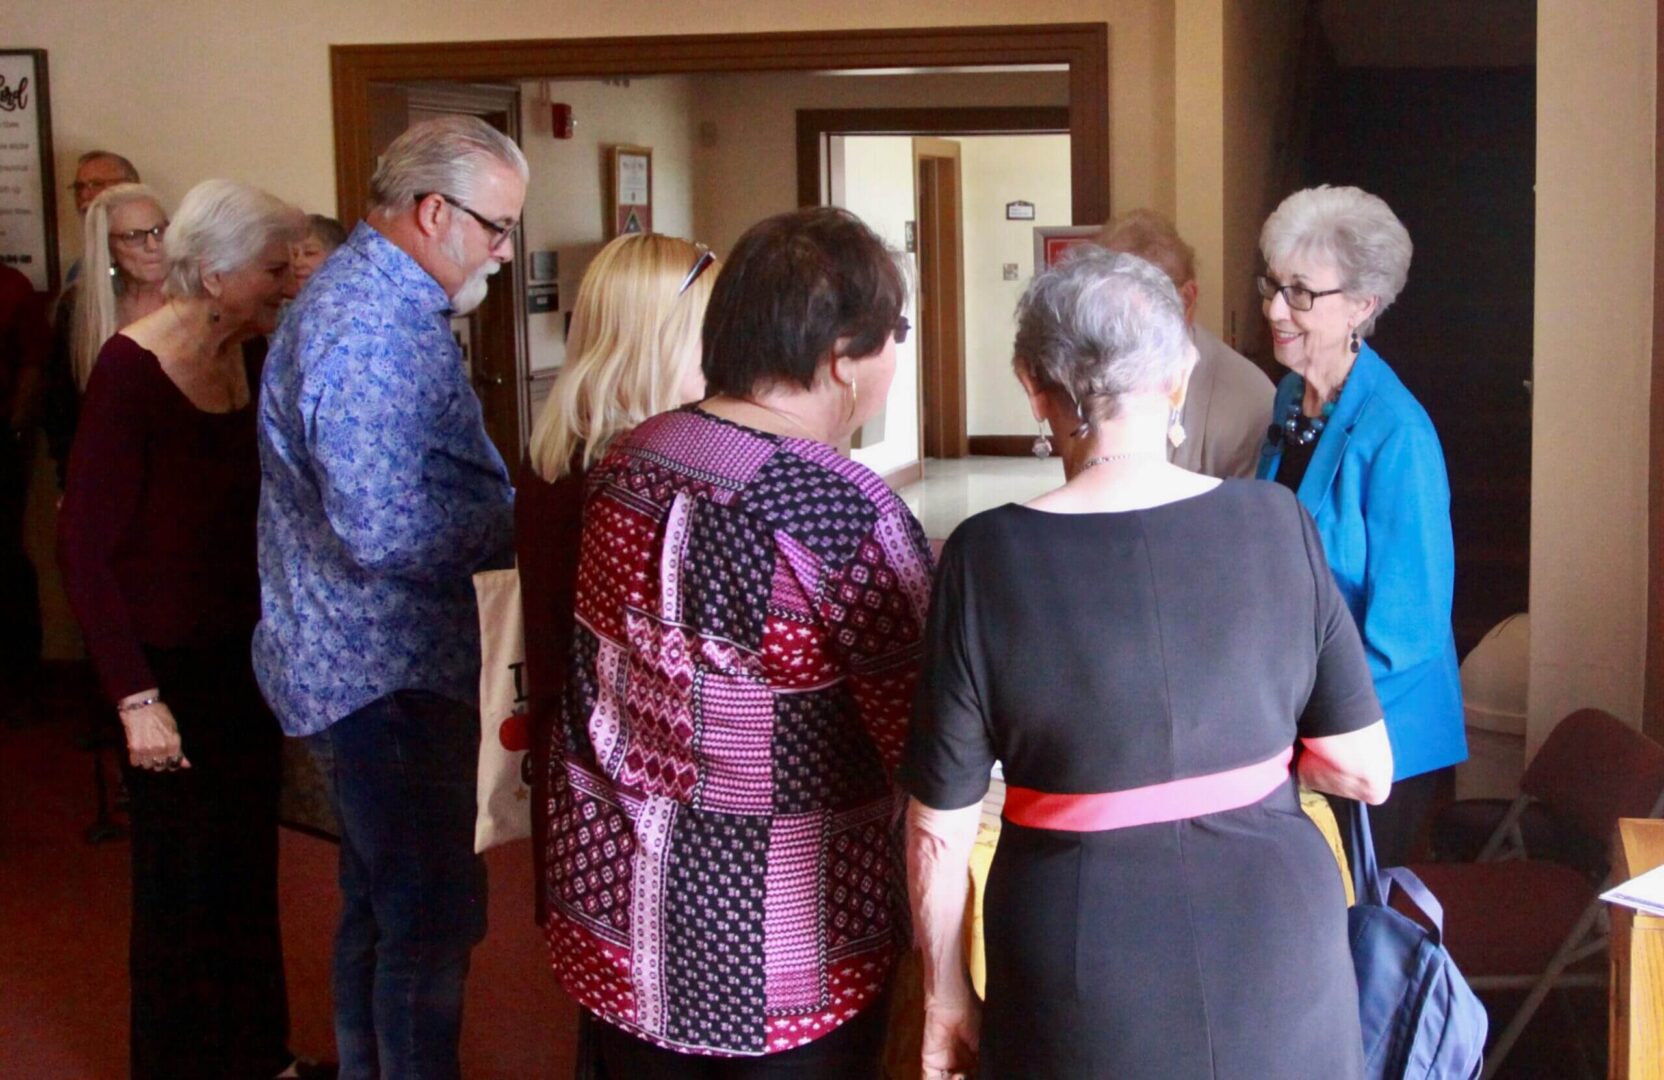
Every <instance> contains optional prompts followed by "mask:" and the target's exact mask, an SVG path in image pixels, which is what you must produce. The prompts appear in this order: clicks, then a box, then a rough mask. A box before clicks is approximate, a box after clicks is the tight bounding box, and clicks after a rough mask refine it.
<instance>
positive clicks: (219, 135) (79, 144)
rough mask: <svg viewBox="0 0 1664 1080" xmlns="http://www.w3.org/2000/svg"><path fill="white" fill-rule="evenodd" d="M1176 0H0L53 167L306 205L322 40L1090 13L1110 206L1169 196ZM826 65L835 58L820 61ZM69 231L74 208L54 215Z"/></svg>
mask: <svg viewBox="0 0 1664 1080" xmlns="http://www.w3.org/2000/svg"><path fill="white" fill-rule="evenodd" d="M1172 4H1173V0H1033V2H1030V3H1027V4H1023V5H1016V4H1012V3H1010V2H1009V0H868V2H866V3H863V4H861V5H860V6H859V7H858V8H850V7H847V6H843V7H840V6H838V5H835V4H825V3H821V2H818V0H769V2H767V3H763V2H759V0H751V2H747V3H732V2H730V0H720V2H719V0H688V2H686V3H680V4H671V5H667V4H660V3H656V2H651V0H622V2H619V3H614V4H599V5H598V4H591V3H579V2H577V0H545V2H542V3H535V4H530V3H525V2H524V0H476V2H475V3H471V4H468V5H466V7H458V6H457V5H456V4H455V3H452V2H450V0H398V2H394V0H361V2H359V3H353V4H345V3H339V2H337V0H260V2H258V3H256V2H253V0H168V2H166V3H158V4H134V3H129V2H127V0H52V2H30V0H24V2H15V3H7V4H4V5H0V41H5V42H7V44H8V45H12V46H19V47H24V46H26V47H34V48H45V49H48V50H50V54H51V91H52V113H53V129H54V136H55V147H56V151H57V155H58V166H59V168H60V170H61V171H65V172H66V175H67V168H68V166H69V165H71V164H72V163H73V161H74V159H75V156H76V155H77V154H79V153H80V152H82V151H84V150H86V149H88V148H90V147H93V146H105V145H107V146H110V147H112V148H116V149H120V150H126V151H128V152H129V153H130V154H131V155H132V156H133V157H134V158H135V159H137V161H138V164H139V166H140V168H141V169H142V170H143V171H144V173H145V174H146V176H147V178H153V179H154V180H155V181H156V183H157V184H158V185H159V187H160V188H161V190H162V192H163V193H164V195H166V196H168V197H169V198H170V199H177V198H178V196H179V195H181V194H183V192H184V191H185V189H186V188H188V187H189V186H190V185H191V184H192V183H194V182H195V181H197V180H199V179H202V178H204V177H207V176H214V175H230V176H234V177H239V178H242V179H246V180H250V181H253V182H257V183H261V184H264V185H265V186H267V187H269V188H270V189H271V190H272V191H274V192H276V193H277V194H279V195H282V196H284V197H286V198H289V199H291V200H294V201H296V202H298V203H300V204H301V205H304V206H306V207H308V208H313V209H319V208H322V209H328V208H330V207H333V206H334V205H335V190H334V186H335V180H334V168H333V160H334V155H333V149H332V131H331V116H330V107H329V102H330V96H329V95H330V91H329V54H328V46H329V45H330V44H348V43H371V42H398V41H447V40H468V39H473V40H491V39H504V38H508V39H513V38H546V37H555V36H585V35H596V36H599V35H629V34H703V33H716V32H753V31H754V32H763V31H781V30H822V29H837V28H843V27H848V26H852V25H857V26H869V27H882V26H952V25H997V24H1007V23H1029V22H1036V23H1037V22H1094V23H1096V22H1101V23H1107V24H1108V25H1109V27H1110V68H1111V100H1110V125H1111V132H1112V137H1113V142H1112V145H1111V184H1112V190H1113V192H1114V195H1113V198H1114V201H1115V205H1116V206H1123V205H1125V206H1133V205H1141V204H1145V203H1154V204H1156V205H1165V206H1169V207H1170V205H1171V195H1170V193H1171V191H1172V183H1173V176H1174V165H1173V145H1172V138H1171V131H1172V124H1173V108H1174V103H1173V69H1172V55H1173V54H1172V44H1171V42H1172V14H1171V12H1172ZM827 62H828V66H829V67H830V66H834V65H835V64H836V62H837V57H835V56H829V57H828V58H827ZM60 223H61V226H62V228H63V231H64V233H65V235H66V237H67V236H68V235H70V234H72V233H73V231H74V230H73V229H72V227H71V225H72V223H71V221H70V219H69V217H68V212H67V211H66V212H65V216H63V217H62V219H61V222H60Z"/></svg>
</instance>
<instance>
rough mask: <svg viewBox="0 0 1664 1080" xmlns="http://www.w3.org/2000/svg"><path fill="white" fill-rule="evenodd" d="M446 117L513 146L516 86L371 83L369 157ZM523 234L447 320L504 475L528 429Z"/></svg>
mask: <svg viewBox="0 0 1664 1080" xmlns="http://www.w3.org/2000/svg"><path fill="white" fill-rule="evenodd" d="M452 113H465V114H468V115H472V116H478V117H479V118H480V119H482V120H484V121H485V122H486V123H488V124H490V125H491V126H492V127H494V128H496V129H497V130H498V131H501V132H502V133H503V134H505V135H507V136H508V137H509V138H511V139H513V140H515V142H519V141H520V89H519V87H517V86H512V85H511V86H482V85H470V86H451V85H431V84H413V85H397V84H388V83H383V84H373V85H372V93H371V95H370V116H371V124H370V126H371V133H372V140H373V146H374V148H375V152H376V154H377V155H378V156H379V155H380V154H381V152H382V151H383V150H385V149H386V148H387V145H388V144H389V143H391V142H392V141H393V139H395V138H397V137H398V135H399V133H400V132H402V131H404V130H405V129H406V128H407V127H409V126H410V125H411V124H413V123H416V122H417V121H419V120H425V119H428V118H430V117H434V116H442V115H446V114H452ZM524 235H525V232H524V230H517V231H516V233H515V236H514V255H515V258H514V261H513V262H511V263H509V265H508V266H506V267H504V268H503V270H502V272H501V273H499V274H498V275H497V276H496V277H495V278H493V279H492V282H491V289H490V291H489V292H488V293H487V294H486V298H485V302H484V303H483V304H481V305H480V306H479V307H478V308H477V309H475V311H473V312H472V313H471V314H469V315H465V316H460V317H458V318H456V319H453V320H452V322H451V329H452V331H453V332H454V333H455V334H456V338H457V343H458V345H460V346H461V348H462V355H463V363H464V365H465V366H466V369H467V372H468V377H469V381H470V382H471V383H472V384H473V387H474V392H475V394H477V395H478V396H479V399H480V408H481V410H482V411H483V412H484V414H485V430H486V434H488V435H490V436H491V441H492V442H493V443H495V444H496V447H497V451H498V452H499V453H501V454H502V455H503V460H504V461H505V462H507V463H508V466H509V471H510V472H511V473H512V472H513V471H514V470H515V469H516V468H517V467H518V465H519V462H520V458H521V456H522V455H523V454H524V452H525V441H524V440H525V435H526V432H527V431H528V430H529V428H530V424H529V410H530V402H529V401H528V393H527V391H528V375H527V367H528V365H527V359H526V327H525V285H524V279H523V277H522V275H521V273H520V265H521V263H520V256H521V254H522V253H523V251H522V246H521V245H522V237H523V236H524Z"/></svg>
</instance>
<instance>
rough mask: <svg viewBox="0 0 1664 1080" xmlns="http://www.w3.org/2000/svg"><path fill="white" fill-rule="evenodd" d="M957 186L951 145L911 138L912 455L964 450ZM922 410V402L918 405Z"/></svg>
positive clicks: (960, 193) (956, 157)
mask: <svg viewBox="0 0 1664 1080" xmlns="http://www.w3.org/2000/svg"><path fill="white" fill-rule="evenodd" d="M964 208H965V190H964V180H963V177H962V174H961V172H960V153H959V144H958V143H957V142H953V141H952V140H949V139H941V138H934V137H930V136H915V137H914V138H913V219H914V222H915V230H914V231H915V234H916V236H917V247H918V268H919V310H918V315H917V318H918V321H919V348H918V361H919V376H918V379H919V381H918V387H919V396H918V429H917V430H918V433H919V445H918V455H919V460H920V462H921V463H922V462H923V461H925V460H926V459H927V458H962V457H964V456H965V455H966V454H967V453H969V452H970V445H969V440H968V438H967V436H966V427H967V424H966V415H965V411H966V410H965V230H964V218H965V213H964ZM927 403H928V404H929V406H930V408H928V409H927V408H926V407H925V406H926V404H927Z"/></svg>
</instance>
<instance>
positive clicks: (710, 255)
mask: <svg viewBox="0 0 1664 1080" xmlns="http://www.w3.org/2000/svg"><path fill="white" fill-rule="evenodd" d="M714 262H716V254H715V253H714V252H712V251H711V249H710V248H708V247H706V246H705V245H703V244H701V245H699V258H697V259H695V260H693V265H692V266H690V267H689V268H688V273H687V276H686V277H684V278H683V279H682V285H681V288H679V289H677V290H676V295H677V296H681V295H682V294H683V293H685V292H687V291H688V290H689V289H690V288H692V287H693V283H694V282H696V281H698V280H699V275H700V274H703V273H704V272H705V270H706V269H707V268H708V267H709V266H710V265H711V264H712V263H714Z"/></svg>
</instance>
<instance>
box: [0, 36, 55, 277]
mask: <svg viewBox="0 0 1664 1080" xmlns="http://www.w3.org/2000/svg"><path fill="white" fill-rule="evenodd" d="M37 62H38V54H35V53H28V52H0V263H3V264H5V265H7V266H11V267H15V268H16V269H18V270H21V271H23V273H24V274H25V275H27V276H28V278H29V280H30V281H31V282H33V283H34V286H35V288H37V289H39V290H41V291H43V292H44V291H46V290H47V289H48V288H50V287H51V284H52V282H51V267H50V264H49V262H48V259H49V255H48V250H49V249H48V244H47V230H48V222H47V220H46V186H47V176H46V172H45V165H46V162H45V154H44V152H43V145H44V138H43V133H44V132H45V130H46V128H47V125H46V120H45V111H44V108H43V106H42V103H41V102H42V97H41V91H42V86H41V80H40V76H39V72H38V71H37ZM40 66H44V65H40Z"/></svg>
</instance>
